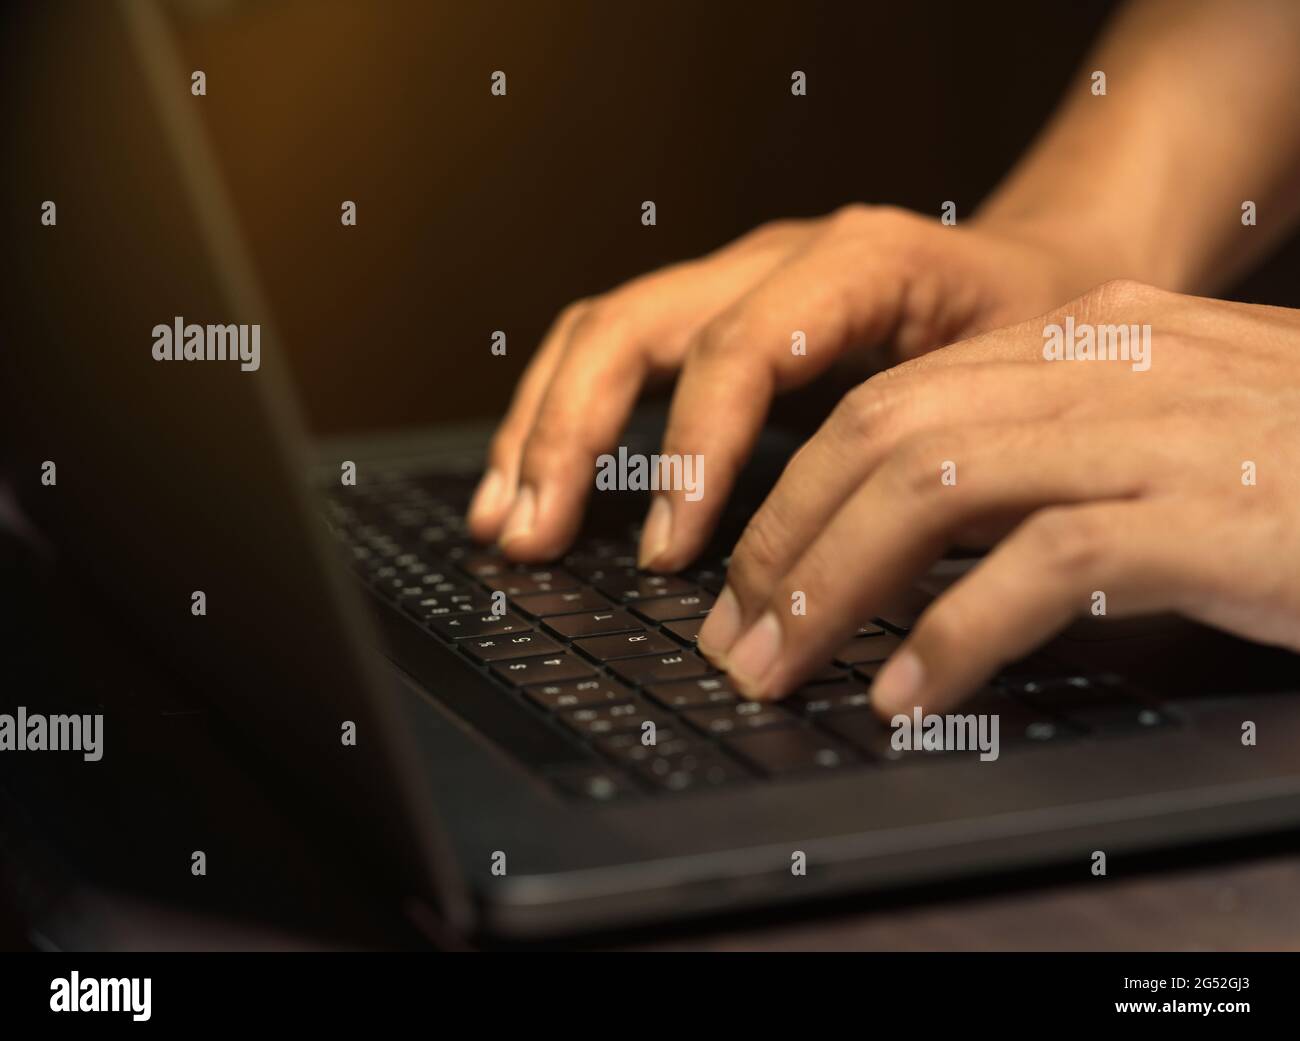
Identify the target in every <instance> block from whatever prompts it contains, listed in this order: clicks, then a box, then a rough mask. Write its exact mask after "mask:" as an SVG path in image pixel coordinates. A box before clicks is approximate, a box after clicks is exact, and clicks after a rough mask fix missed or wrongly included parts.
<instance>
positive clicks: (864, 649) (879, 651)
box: [835, 634, 903, 665]
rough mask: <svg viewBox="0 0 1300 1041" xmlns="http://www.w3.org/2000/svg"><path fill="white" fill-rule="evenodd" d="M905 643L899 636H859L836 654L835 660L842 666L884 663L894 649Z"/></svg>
mask: <svg viewBox="0 0 1300 1041" xmlns="http://www.w3.org/2000/svg"><path fill="white" fill-rule="evenodd" d="M902 642H903V641H902V640H900V639H899V638H898V637H897V636H892V635H889V634H885V635H883V636H859V637H857V638H855V639H852V640H850V641H849V642H848V643H846V644H845V645H844V646H843V647H841V648H840V649H839V650H838V651H836V652H835V660H836V661H837V662H839V663H840V664H841V665H864V664H869V663H873V662H882V661H884V660H885V659H886V658H888V657H889V656H890V655H891V654H893V653H894V649H895V648H897V647H898V645H899V644H901V643H902Z"/></svg>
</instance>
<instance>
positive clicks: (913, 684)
mask: <svg viewBox="0 0 1300 1041" xmlns="http://www.w3.org/2000/svg"><path fill="white" fill-rule="evenodd" d="M924 678H925V668H924V667H923V666H922V664H921V659H920V658H918V657H917V656H916V654H915V653H914V652H913V651H910V650H908V649H907V648H903V649H901V650H899V651H898V653H896V654H895V655H894V656H893V657H892V658H890V659H889V661H887V662H885V667H884V668H883V669H881V670H880V672H879V674H878V675H877V676H876V682H875V683H873V684H872V685H871V700H872V702H873V703H874V704H875V705H876V706H877V707H878V708H879V709H880V710H881V711H882V712H884V713H889V712H901V711H902V710H903V709H907V708H912V707H914V706H915V704H916V696H917V694H919V693H920V691H921V681H922V680H923V679H924Z"/></svg>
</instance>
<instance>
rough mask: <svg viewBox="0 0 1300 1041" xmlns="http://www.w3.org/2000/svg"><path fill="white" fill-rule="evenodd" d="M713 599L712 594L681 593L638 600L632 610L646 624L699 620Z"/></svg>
mask: <svg viewBox="0 0 1300 1041" xmlns="http://www.w3.org/2000/svg"><path fill="white" fill-rule="evenodd" d="M714 599H715V597H714V596H713V594H712V593H683V594H682V595H681V596H660V597H655V598H654V599H653V600H638V601H637V602H636V604H635V606H634V607H633V608H632V610H633V611H634V612H636V613H637V614H639V615H640V616H641V617H642V618H644V619H645V620H646V621H647V622H672V621H676V620H677V619H679V618H699V617H701V616H703V615H705V614H708V612H709V608H711V607H712V606H713V601H714Z"/></svg>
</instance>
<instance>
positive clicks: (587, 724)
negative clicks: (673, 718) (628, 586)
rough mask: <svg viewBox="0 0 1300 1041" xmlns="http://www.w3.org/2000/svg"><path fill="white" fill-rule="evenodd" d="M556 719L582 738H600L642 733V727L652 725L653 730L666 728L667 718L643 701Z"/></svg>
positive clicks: (580, 711) (574, 711)
mask: <svg viewBox="0 0 1300 1041" xmlns="http://www.w3.org/2000/svg"><path fill="white" fill-rule="evenodd" d="M560 719H561V720H562V721H563V722H564V724H565V725H566V726H568V727H569V728H570V729H572V730H574V731H576V732H577V733H578V734H580V735H581V736H583V737H603V736H605V735H607V734H621V733H629V732H632V731H639V732H641V733H645V732H646V731H645V724H646V723H653V724H654V725H655V729H656V730H658V728H659V727H660V726H665V725H670V721H669V719H668V717H667V716H665V715H664V714H663V713H662V712H660V711H658V710H656V709H654V708H652V707H651V706H650V705H648V704H647V703H645V702H644V701H634V702H628V703H626V704H622V705H593V706H591V707H589V708H578V709H572V710H570V711H568V712H564V713H561V714H560Z"/></svg>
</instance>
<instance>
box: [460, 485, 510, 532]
mask: <svg viewBox="0 0 1300 1041" xmlns="http://www.w3.org/2000/svg"><path fill="white" fill-rule="evenodd" d="M512 501H513V496H512V495H511V494H510V487H509V482H508V481H507V480H506V477H505V475H504V474H503V473H501V471H500V470H498V469H496V468H495V467H493V468H491V469H489V470H488V471H487V473H485V474H484V475H483V479H482V480H481V481H479V484H478V487H477V488H476V489H475V490H474V496H473V498H472V499H471V500H470V504H469V509H468V510H467V511H466V518H465V520H466V523H467V524H468V526H469V532H470V535H471V536H473V537H474V538H475V539H477V540H478V541H480V542H490V541H491V540H492V539H494V538H496V536H497V535H498V534H499V533H500V531H501V526H502V524H503V523H504V522H505V519H506V513H507V510H508V509H509V507H510V505H511V502H512Z"/></svg>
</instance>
